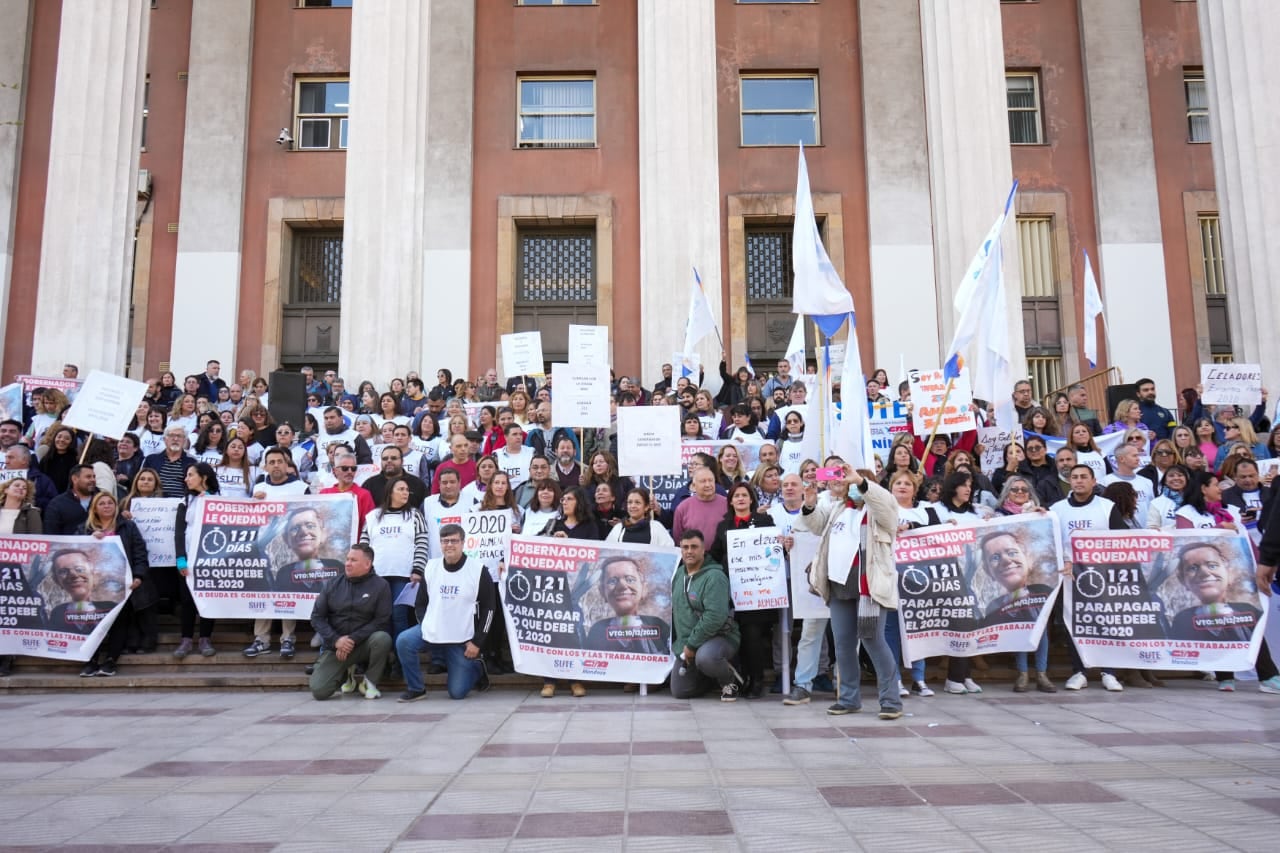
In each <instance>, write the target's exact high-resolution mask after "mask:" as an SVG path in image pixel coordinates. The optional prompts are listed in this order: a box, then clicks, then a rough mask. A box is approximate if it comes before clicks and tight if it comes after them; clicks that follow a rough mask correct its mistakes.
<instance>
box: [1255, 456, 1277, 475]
mask: <svg viewBox="0 0 1280 853" xmlns="http://www.w3.org/2000/svg"><path fill="white" fill-rule="evenodd" d="M1276 474H1280V459H1259V460H1258V475H1259V476H1261V477H1267V476H1273V477H1274V476H1275V475H1276Z"/></svg>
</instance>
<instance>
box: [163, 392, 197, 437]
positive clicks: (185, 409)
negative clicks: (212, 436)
mask: <svg viewBox="0 0 1280 853" xmlns="http://www.w3.org/2000/svg"><path fill="white" fill-rule="evenodd" d="M198 415H199V413H198V412H197V411H196V398H195V397H194V396H193V395H191V394H180V395H178V399H177V400H175V401H174V403H173V407H172V408H171V409H170V410H169V423H168V426H173V425H174V424H180V425H181V426H182V428H183V429H184V430H186V431H187V432H189V433H190V432H195V430H196V426H197V424H196V419H197V417H198Z"/></svg>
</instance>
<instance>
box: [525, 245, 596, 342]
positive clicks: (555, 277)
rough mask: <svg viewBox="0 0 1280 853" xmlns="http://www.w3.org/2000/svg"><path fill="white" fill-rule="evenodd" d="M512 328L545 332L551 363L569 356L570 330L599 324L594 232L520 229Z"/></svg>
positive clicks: (544, 338)
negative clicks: (597, 322)
mask: <svg viewBox="0 0 1280 853" xmlns="http://www.w3.org/2000/svg"><path fill="white" fill-rule="evenodd" d="M517 246H518V253H519V254H518V257H517V264H516V268H517V274H516V293H515V305H514V307H513V317H512V328H513V331H516V332H532V331H537V332H541V333H542V357H543V359H544V360H545V361H546V362H547V363H548V364H550V363H553V362H557V361H565V360H566V359H568V357H569V326H570V325H575V324H576V325H586V326H590V325H594V324H595V322H596V233H595V229H594V228H591V229H583V228H563V229H555V230H548V229H521V230H520V232H519V239H518V241H517Z"/></svg>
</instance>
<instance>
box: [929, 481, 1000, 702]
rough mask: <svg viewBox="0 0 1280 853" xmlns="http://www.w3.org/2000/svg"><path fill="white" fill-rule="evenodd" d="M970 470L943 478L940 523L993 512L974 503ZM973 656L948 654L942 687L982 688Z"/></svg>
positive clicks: (980, 517)
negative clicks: (976, 678)
mask: <svg viewBox="0 0 1280 853" xmlns="http://www.w3.org/2000/svg"><path fill="white" fill-rule="evenodd" d="M972 497H973V474H972V473H971V472H969V471H967V470H960V471H955V472H953V473H951V474H948V475H947V478H946V479H945V480H943V481H942V492H941V493H940V494H939V496H938V503H937V504H936V505H935V506H934V511H935V512H936V513H937V514H938V518H939V519H940V520H941V522H942V523H943V524H957V525H970V524H975V523H977V522H979V521H982V520H984V519H987V518H990V517H991V516H992V515H993V513H992V511H991V510H989V509H988V508H987V507H985V506H975V505H974V504H973V502H972ZM972 672H973V658H966V657H954V656H953V657H949V658H947V680H946V682H945V683H944V684H943V689H944V690H946V692H948V693H955V694H964V693H981V692H982V688H981V687H980V686H979V685H978V683H977V682H976V681H974V680H973V679H972V678H971V677H970V675H971V673H972Z"/></svg>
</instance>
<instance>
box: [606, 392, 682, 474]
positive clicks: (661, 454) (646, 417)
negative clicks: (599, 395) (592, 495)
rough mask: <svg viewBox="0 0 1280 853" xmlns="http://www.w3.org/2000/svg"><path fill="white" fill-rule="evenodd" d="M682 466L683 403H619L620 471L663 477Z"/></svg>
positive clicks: (677, 470)
mask: <svg viewBox="0 0 1280 853" xmlns="http://www.w3.org/2000/svg"><path fill="white" fill-rule="evenodd" d="M680 468H681V465H680V407H679V406H622V407H619V409H618V473H619V474H621V475H622V476H624V477H660V476H663V475H665V474H679V473H680Z"/></svg>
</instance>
